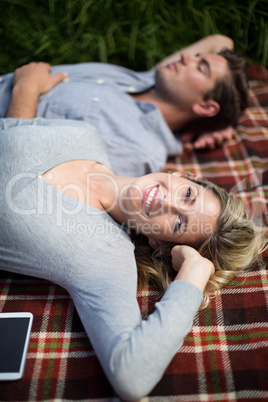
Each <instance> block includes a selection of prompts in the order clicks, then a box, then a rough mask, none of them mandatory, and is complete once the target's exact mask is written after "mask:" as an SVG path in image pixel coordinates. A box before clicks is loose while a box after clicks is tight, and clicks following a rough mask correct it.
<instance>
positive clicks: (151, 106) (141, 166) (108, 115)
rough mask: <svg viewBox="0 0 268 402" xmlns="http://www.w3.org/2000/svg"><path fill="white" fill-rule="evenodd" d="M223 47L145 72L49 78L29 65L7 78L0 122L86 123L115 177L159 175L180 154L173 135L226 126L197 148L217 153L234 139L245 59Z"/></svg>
mask: <svg viewBox="0 0 268 402" xmlns="http://www.w3.org/2000/svg"><path fill="white" fill-rule="evenodd" d="M222 48H228V49H232V48H233V42H232V41H231V40H230V39H229V38H227V37H225V36H222V35H213V36H209V37H207V38H204V39H202V40H200V41H198V42H196V43H195V44H193V45H190V46H189V47H187V48H186V49H184V51H180V52H176V53H175V54H173V55H171V56H170V57H169V58H167V59H165V60H163V61H162V62H161V63H160V64H159V65H157V66H156V67H155V69H154V71H149V72H142V73H136V72H134V71H131V70H128V69H126V68H123V67H119V66H113V65H107V64H103V63H85V64H78V65H68V66H57V67H52V68H51V72H52V74H53V75H52V76H50V66H49V65H47V64H44V63H41V64H36V63H31V64H30V65H28V66H24V67H22V68H20V69H18V70H16V73H15V76H14V77H13V75H12V74H8V75H7V76H4V77H2V82H1V84H0V102H1V103H0V116H5V115H6V117H22V118H33V117H35V116H40V117H45V118H48V119H53V118H56V119H61V118H63V119H74V120H83V121H86V122H88V123H90V124H92V125H93V126H95V127H96V128H97V130H98V131H99V133H100V135H101V136H102V138H103V141H104V143H105V145H106V148H107V154H108V156H109V158H110V162H111V166H112V168H113V170H114V172H115V173H116V174H119V175H130V176H141V175H143V174H145V173H149V172H154V171H160V170H162V169H163V167H164V165H165V162H166V159H167V157H168V156H169V155H175V154H178V153H180V152H181V151H182V145H181V142H180V141H179V140H178V139H177V138H176V136H174V134H173V133H174V132H176V131H178V130H184V131H185V130H186V131H187V130H188V131H189V130H190V131H192V132H194V131H196V130H197V127H198V130H199V132H200V131H203V132H204V131H206V130H209V131H211V130H222V129H223V128H228V129H227V131H223V132H221V133H216V134H214V135H213V134H205V135H203V136H201V138H199V139H198V140H197V142H196V143H195V146H196V147H197V148H198V147H204V146H206V145H210V146H211V147H213V146H214V145H215V144H221V143H222V142H223V140H224V139H225V136H226V137H227V138H229V137H230V135H231V134H230V133H231V132H232V130H231V129H230V126H234V125H235V124H236V123H237V120H238V118H239V116H240V114H241V113H242V111H243V110H244V108H245V107H246V104H247V103H246V101H245V99H247V84H246V78H245V75H244V72H243V67H244V61H242V62H241V59H240V58H237V57H236V56H234V55H233V54H232V53H231V52H229V53H228V52H227V53H222V54H216V53H215V52H218V51H220V50H221V49H222ZM197 53H198V54H197ZM63 70H64V71H65V73H63V72H62V71H63ZM66 74H67V75H68V80H67V81H66V80H65V79H66V77H67V75H66ZM61 81H65V82H61ZM12 82H13V84H12ZM58 83H60V84H59V85H56V84H58ZM13 85H14V87H13ZM12 89H13V92H12ZM11 94H12V97H11ZM40 95H41V96H40ZM9 102H10V105H9V107H8V104H9ZM226 133H227V134H226Z"/></svg>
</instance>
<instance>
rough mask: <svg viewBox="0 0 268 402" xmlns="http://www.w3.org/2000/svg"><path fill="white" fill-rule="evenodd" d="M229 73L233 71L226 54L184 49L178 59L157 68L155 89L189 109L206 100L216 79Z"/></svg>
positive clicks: (178, 104) (169, 99)
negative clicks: (223, 55) (229, 66)
mask: <svg viewBox="0 0 268 402" xmlns="http://www.w3.org/2000/svg"><path fill="white" fill-rule="evenodd" d="M226 75H230V72H229V69H228V66H227V61H226V60H225V58H224V57H222V56H219V55H217V54H202V55H197V56H190V55H189V54H188V53H182V55H181V59H180V60H179V61H178V62H175V63H170V64H168V65H167V66H165V67H161V68H159V70H157V71H156V84H155V90H156V92H157V94H158V96H160V97H161V99H162V100H164V101H165V102H167V103H169V104H171V105H173V106H175V107H179V108H180V109H181V110H183V109H188V108H191V107H192V105H193V104H195V103H200V102H202V101H203V99H204V95H205V94H206V93H207V92H208V91H209V90H211V89H212V88H214V86H215V84H216V81H217V80H218V79H220V78H222V77H224V76H226Z"/></svg>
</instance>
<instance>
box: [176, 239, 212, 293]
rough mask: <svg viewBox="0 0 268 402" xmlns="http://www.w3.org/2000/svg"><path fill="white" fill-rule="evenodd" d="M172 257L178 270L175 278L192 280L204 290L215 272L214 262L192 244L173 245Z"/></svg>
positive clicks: (191, 281)
mask: <svg viewBox="0 0 268 402" xmlns="http://www.w3.org/2000/svg"><path fill="white" fill-rule="evenodd" d="M171 257H172V264H173V268H174V269H175V270H176V271H178V274H177V276H176V278H175V280H182V281H187V282H190V283H192V284H193V285H195V286H196V287H197V288H199V289H200V290H201V292H203V291H204V289H205V287H206V284H207V282H208V280H209V278H210V277H211V275H213V274H214V272H215V268H214V265H213V263H212V262H211V261H209V260H208V259H207V258H204V257H202V256H201V255H200V254H199V253H198V251H196V250H195V249H194V248H192V247H190V246H175V247H173V248H172V250H171Z"/></svg>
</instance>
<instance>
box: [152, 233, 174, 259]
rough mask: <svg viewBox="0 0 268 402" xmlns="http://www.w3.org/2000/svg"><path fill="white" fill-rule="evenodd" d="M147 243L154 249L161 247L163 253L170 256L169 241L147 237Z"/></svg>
mask: <svg viewBox="0 0 268 402" xmlns="http://www.w3.org/2000/svg"><path fill="white" fill-rule="evenodd" d="M149 244H150V246H151V247H152V248H153V249H154V250H158V249H162V253H163V255H166V256H170V255H171V248H172V246H171V245H170V244H169V243H166V242H162V241H159V240H155V239H151V238H150V237H149Z"/></svg>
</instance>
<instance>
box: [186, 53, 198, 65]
mask: <svg viewBox="0 0 268 402" xmlns="http://www.w3.org/2000/svg"><path fill="white" fill-rule="evenodd" d="M196 61H197V57H196V56H192V55H190V54H189V53H182V63H183V64H184V65H185V66H188V65H189V64H192V63H196Z"/></svg>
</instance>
